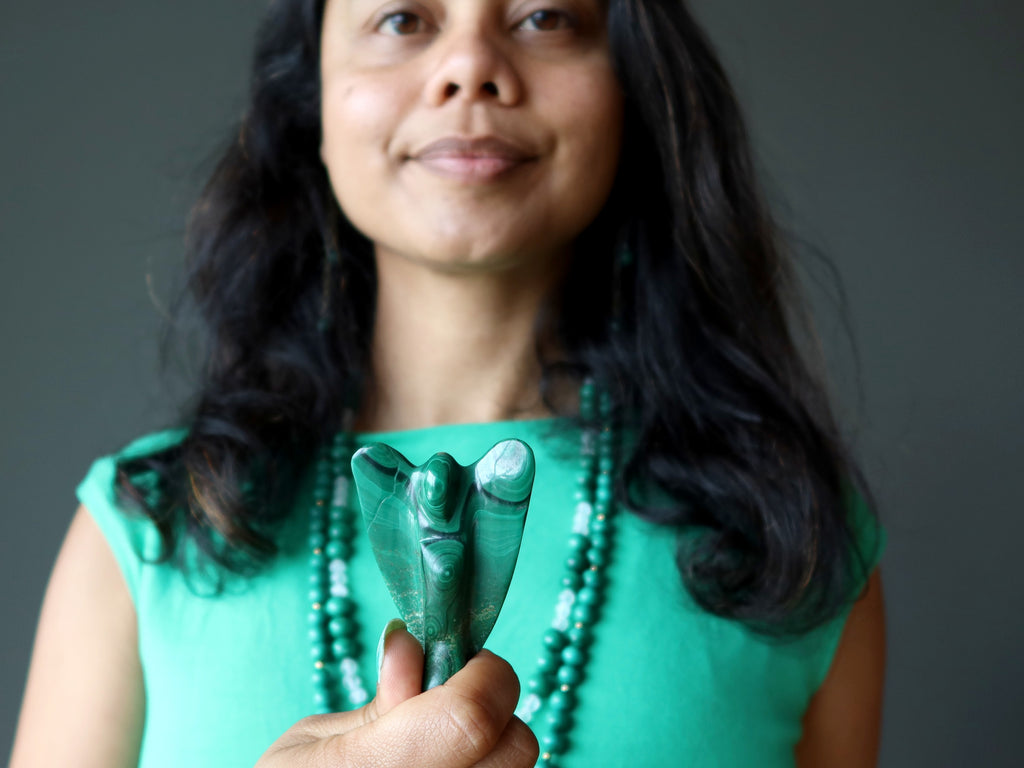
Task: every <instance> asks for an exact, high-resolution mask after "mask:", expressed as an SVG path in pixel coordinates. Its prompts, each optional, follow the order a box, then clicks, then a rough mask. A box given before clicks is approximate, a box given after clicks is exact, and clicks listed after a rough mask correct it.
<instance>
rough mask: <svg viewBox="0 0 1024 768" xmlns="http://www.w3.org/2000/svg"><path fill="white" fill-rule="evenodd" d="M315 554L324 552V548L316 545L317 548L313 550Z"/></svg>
mask: <svg viewBox="0 0 1024 768" xmlns="http://www.w3.org/2000/svg"><path fill="white" fill-rule="evenodd" d="M313 554H314V555H320V554H323V550H322V549H320V547H316V548H315V549H314V550H313Z"/></svg>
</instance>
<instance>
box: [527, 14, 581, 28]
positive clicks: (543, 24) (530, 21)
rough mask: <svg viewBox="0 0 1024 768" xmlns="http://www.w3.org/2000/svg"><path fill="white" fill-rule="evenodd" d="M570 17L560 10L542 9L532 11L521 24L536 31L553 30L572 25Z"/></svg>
mask: <svg viewBox="0 0 1024 768" xmlns="http://www.w3.org/2000/svg"><path fill="white" fill-rule="evenodd" d="M572 21H573V20H572V18H571V17H570V16H569V14H567V13H564V12H562V11H553V10H549V9H544V10H540V11H534V12H533V13H531V14H530V15H529V16H527V17H526V18H525V19H523V21H522V25H523V26H524V27H526V28H528V29H531V30H536V31H538V32H553V31H555V30H558V29H564V28H566V27H571V26H572Z"/></svg>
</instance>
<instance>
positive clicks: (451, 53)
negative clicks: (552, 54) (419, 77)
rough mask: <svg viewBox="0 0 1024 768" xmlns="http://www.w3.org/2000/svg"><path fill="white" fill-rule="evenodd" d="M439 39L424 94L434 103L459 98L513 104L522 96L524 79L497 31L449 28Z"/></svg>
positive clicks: (429, 101)
mask: <svg viewBox="0 0 1024 768" xmlns="http://www.w3.org/2000/svg"><path fill="white" fill-rule="evenodd" d="M437 42H438V45H437V49H436V50H437V58H436V59H435V60H434V64H433V72H432V73H431V74H430V77H429V78H428V80H427V86H426V94H425V96H426V99H427V101H428V103H429V104H430V105H431V106H435V107H439V106H442V105H444V104H445V103H447V102H449V101H453V100H460V99H461V100H464V101H485V102H492V103H494V104H497V105H501V106H512V105H514V104H516V103H517V102H518V101H519V100H520V99H521V98H522V90H523V84H522V81H521V80H520V77H519V74H518V73H517V71H516V69H515V66H514V64H513V62H512V61H511V60H510V52H509V51H508V50H507V49H506V48H504V47H503V45H502V41H501V40H499V39H498V35H497V33H490V32H488V31H487V30H483V29H473V28H466V29H450V30H448V35H447V36H446V37H442V39H440V40H438V41H437Z"/></svg>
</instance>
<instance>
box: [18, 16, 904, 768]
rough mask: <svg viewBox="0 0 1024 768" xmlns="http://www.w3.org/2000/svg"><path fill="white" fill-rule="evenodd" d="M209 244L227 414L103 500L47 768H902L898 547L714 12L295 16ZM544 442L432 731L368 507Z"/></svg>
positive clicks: (37, 657)
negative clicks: (351, 476) (496, 575)
mask: <svg viewBox="0 0 1024 768" xmlns="http://www.w3.org/2000/svg"><path fill="white" fill-rule="evenodd" d="M190 232H191V236H190V240H189V244H188V245H189V251H190V257H191V261H190V273H189V285H190V288H191V290H192V295H193V297H194V298H195V300H196V302H197V307H198V309H199V311H200V313H201V314H202V316H203V318H204V320H205V322H206V324H207V327H208V330H209V332H210V347H209V353H208V356H207V359H206V366H205V370H204V379H203V382H202V386H201V387H200V390H199V392H198V396H197V398H196V401H195V403H194V405H193V407H192V410H191V411H190V413H189V415H188V418H187V419H185V422H184V426H183V428H182V429H179V430H175V431H170V432H164V433H158V434H156V435H150V436H147V437H145V438H143V439H142V440H140V441H137V442H136V443H134V444H133V445H131V446H129V447H128V448H127V449H125V450H124V451H122V452H121V453H120V454H118V455H116V456H112V457H107V458H105V459H101V460H100V461H98V462H97V463H96V464H95V465H94V467H93V469H92V470H91V471H90V473H89V476H88V477H87V478H86V479H85V481H83V483H82V485H81V486H80V487H79V497H80V499H81V500H82V502H83V506H82V507H81V508H80V510H79V512H78V514H77V515H76V517H75V519H74V520H73V522H72V524H71V528H70V530H69V533H68V537H67V540H66V542H65V544H64V547H63V549H62V551H61V554H60V556H59V558H58V562H57V564H56V566H55V570H54V574H53V577H52V580H51V585H50V587H49V590H48V593H47V597H46V600H45V603H44V608H43V613H42V617H41V620H40V628H39V633H38V637H37V642H36V649H35V652H34V656H33V662H32V667H31V670H30V675H29V683H28V687H27V691H26V697H25V703H24V707H23V712H22V717H21V721H20V724H19V730H18V734H17V739H16V743H15V749H14V754H13V763H12V764H13V766H14V767H15V768H26V766H35V765H42V764H44V763H45V764H73V765H76V766H91V765H96V766H100V765H102V766H121V765H124V766H128V765H136V764H138V765H142V766H146V767H147V768H148V767H150V766H162V765H190V766H204V765H217V766H224V765H240V766H248V765H253V764H258V765H260V766H264V767H268V768H269V767H270V766H274V767H277V766H312V765H316V766H322V765H338V766H343V765H387V766H390V765H395V766H398V765H401V766H442V765H443V766H457V765H458V766H462V765H465V766H468V765H486V766H513V765H515V766H519V765H532V764H533V763H534V761H535V760H538V759H539V760H540V762H541V763H542V764H546V765H556V764H557V765H566V766H573V765H576V766H582V765H625V764H627V763H628V764H636V763H639V764H642V765H678V764H687V765H701V766H717V765H723V766H734V765H758V766H775V765H780V766H781V765H793V764H794V760H795V763H796V764H797V765H799V766H800V767H801V768H806V767H807V766H825V765H827V766H832V767H833V768H834V767H836V766H839V767H840V768H842V767H844V766H850V767H851V768H852V767H853V766H868V765H873V764H874V762H875V756H876V752H877V743H878V732H879V716H880V707H881V687H882V677H883V665H884V661H883V657H884V630H883V616H882V605H881V591H880V590H881V586H880V582H879V577H878V574H877V572H876V571H873V569H874V565H875V563H877V559H878V557H879V555H880V553H881V548H882V544H883V541H884V540H883V539H882V538H881V536H880V534H881V529H880V528H878V527H877V525H876V523H875V521H874V519H873V516H872V515H871V513H870V512H869V511H868V507H867V505H866V504H865V503H864V501H863V498H865V497H867V495H866V490H865V488H864V486H863V483H862V482H861V480H860V475H859V474H858V472H857V470H856V468H855V466H854V464H853V462H852V460H851V459H850V457H849V455H848V453H847V451H846V449H845V447H844V445H843V442H842V440H841V439H840V437H839V434H838V431H837V429H836V426H835V424H834V422H833V420H832V416H831V414H830V411H829V408H828V405H827V401H826V398H825V395H824V391H823V387H822V385H821V384H820V383H819V382H818V381H817V380H816V378H815V377H814V375H813V374H812V372H811V370H810V368H809V367H808V365H807V364H806V363H805V362H804V361H803V360H802V359H801V356H800V354H799V353H798V350H797V347H796V344H795V343H794V340H793V339H794V333H795V332H796V331H797V330H798V326H797V325H796V324H795V323H794V322H793V318H798V317H799V311H798V310H799V305H798V304H797V303H796V299H795V298H794V296H793V294H792V293H791V286H790V274H789V266H788V263H787V261H786V259H785V257H784V255H783V254H782V252H781V249H780V246H779V245H778V243H777V242H776V237H775V234H774V231H773V228H772V225H771V221H770V218H769V216H768V214H767V212H766V211H765V210H764V206H763V204H762V202H761V199H760V197H759V195H758V192H757V187H756V184H755V181H754V176H753V171H752V168H751V162H750V158H749V151H748V148H747V143H746V139H745V135H744V131H743V125H742V122H741V119H740V115H739V111H738V109H737V106H736V104H735V102H734V99H733V96H732V93H731V90H730V88H729V86H728V84H727V82H726V79H725V76H724V74H723V72H722V69H721V67H720V66H719V64H718V62H717V60H716V58H715V57H714V55H713V53H712V51H711V49H710V47H709V45H708V43H707V41H706V40H705V38H704V36H703V34H702V32H701V30H700V29H699V28H698V26H697V25H696V23H695V22H694V20H693V19H692V18H691V17H690V15H689V14H688V12H687V11H686V9H685V8H684V7H683V6H682V5H681V4H680V3H678V2H676V1H675V0H608V1H607V2H605V1H604V0H550V1H549V2H536V3H534V2H519V0H516V2H511V1H510V0H429V1H427V2H422V3H419V2H416V3H412V2H410V3H393V2H388V3H385V2H379V1H378V0H330V2H326V3H324V2H316V1H315V0H280V1H279V2H276V3H274V4H272V6H271V8H270V11H269V14H268V17H267V19H266V21H265V24H264V26H263V28H262V33H261V38H260V42H259V46H258V50H257V55H256V60H255V71H254V81H253V91H252V103H251V107H250V109H249V111H248V113H247V115H246V117H245V119H244V121H243V124H242V127H241V130H240V131H239V132H238V134H237V137H236V138H235V139H234V140H233V142H232V144H231V145H230V147H229V148H228V150H227V152H226V154H225V156H224V158H223V160H222V161H221V163H220V165H219V167H218V169H217V171H216V173H215V174H214V176H213V178H212V180H211V181H210V183H209V185H208V186H207V188H206V190H205V192H204V195H203V197H202V199H201V201H200V204H199V205H198V206H197V207H196V209H195V211H194V214H193V219H192V223H191V229H190ZM510 436H514V437H521V438H523V439H525V440H527V442H529V443H530V444H531V445H532V446H533V447H534V450H535V451H536V453H537V467H538V469H537V480H536V484H535V490H534V498H533V501H532V503H531V508H530V514H529V519H528V523H527V531H526V534H525V535H524V541H523V545H522V549H521V552H520V558H519V564H518V566H517V571H516V576H515V579H514V581H513V584H512V587H511V589H510V592H509V595H508V598H507V600H506V605H505V608H504V609H503V612H502V615H501V616H500V618H499V620H498V623H497V625H496V626H495V629H494V632H493V634H492V636H491V639H490V640H489V641H488V647H489V648H492V649H493V650H494V651H495V653H496V654H497V655H494V654H492V653H490V652H488V651H483V652H481V653H480V654H478V655H477V656H476V657H474V659H472V660H471V661H470V662H469V664H468V665H467V666H466V667H465V669H463V670H462V671H461V672H459V673H458V674H456V675H455V676H454V677H453V678H452V679H451V680H450V681H449V682H448V683H447V684H446V685H444V686H442V687H439V688H434V689H432V690H430V691H428V692H426V693H422V694H420V693H419V691H420V684H421V672H422V654H421V651H420V649H419V645H418V644H417V643H416V641H415V639H414V638H412V637H411V636H410V635H409V634H408V633H407V632H406V631H404V630H403V629H402V627H401V626H400V624H396V623H394V622H388V621H387V619H388V618H390V617H391V616H393V615H394V613H395V609H394V607H393V605H392V604H391V601H390V599H389V598H388V596H387V593H386V591H385V590H384V587H383V585H382V583H381V580H380V576H379V575H378V574H377V572H376V567H375V565H374V563H373V560H372V555H371V554H370V553H369V552H368V547H367V546H366V544H365V542H363V541H362V540H361V538H360V536H359V535H358V534H357V533H356V532H355V530H354V529H353V520H354V519H355V518H356V517H357V515H356V511H355V510H354V509H353V507H354V501H353V500H352V499H351V498H349V497H345V496H344V494H337V495H334V496H333V498H332V491H331V489H332V488H335V487H344V483H343V482H341V484H340V486H339V485H338V484H339V481H338V480H337V478H339V477H340V478H344V477H345V473H346V471H347V470H346V467H347V464H348V459H349V457H350V456H351V452H352V450H353V449H354V447H356V446H357V445H360V444H364V443H367V442H370V441H373V440H384V441H386V442H388V443H390V444H392V445H394V446H395V447H396V448H398V449H399V450H400V451H402V452H404V453H406V455H407V456H408V457H409V458H410V459H411V460H413V461H414V462H415V463H419V462H421V461H423V460H424V459H425V458H426V457H427V455H429V454H430V453H432V452H433V451H437V450H445V451H448V452H450V453H452V454H453V455H454V456H455V457H456V459H458V460H460V461H461V462H462V463H464V464H465V463H469V462H470V461H473V460H474V459H476V458H477V457H478V456H479V455H480V454H481V453H482V452H483V450H486V448H488V447H489V446H490V445H491V444H493V443H494V442H495V441H496V440H497V439H501V438H504V437H510ZM857 489H859V490H860V495H858V493H857ZM132 510H135V514H134V515H133V514H132ZM325 510H330V512H329V514H328V512H326V511H325ZM566 542H568V546H567V543H566ZM869 574H871V575H870V578H869ZM857 598H860V599H857ZM552 617H554V618H552ZM381 626H385V630H384V632H382V633H380V635H379V637H380V641H379V645H378V643H377V637H378V632H380V627H381ZM375 647H378V648H379V650H378V653H377V655H376V658H375V655H374V652H373V651H374V648H375ZM375 682H376V686H375V688H376V695H375V696H374V698H373V700H372V701H369V703H367V700H368V699H369V695H370V694H369V692H370V691H372V690H374V683H375ZM520 684H522V694H521V693H520ZM338 710H347V711H338ZM317 712H319V713H320V714H313V713H317ZM516 713H517V714H516ZM524 720H529V722H530V726H527V725H526V724H525V723H524ZM534 731H535V732H536V734H537V736H539V737H540V743H539V745H538V742H537V739H536V738H535V735H534ZM55 733H59V734H60V736H59V737H54V736H53V735H52V734H55ZM538 755H539V758H538Z"/></svg>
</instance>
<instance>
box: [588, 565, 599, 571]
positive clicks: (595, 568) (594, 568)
mask: <svg viewBox="0 0 1024 768" xmlns="http://www.w3.org/2000/svg"><path fill="white" fill-rule="evenodd" d="M590 570H592V571H596V570H598V568H597V566H596V565H592V566H590Z"/></svg>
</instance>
